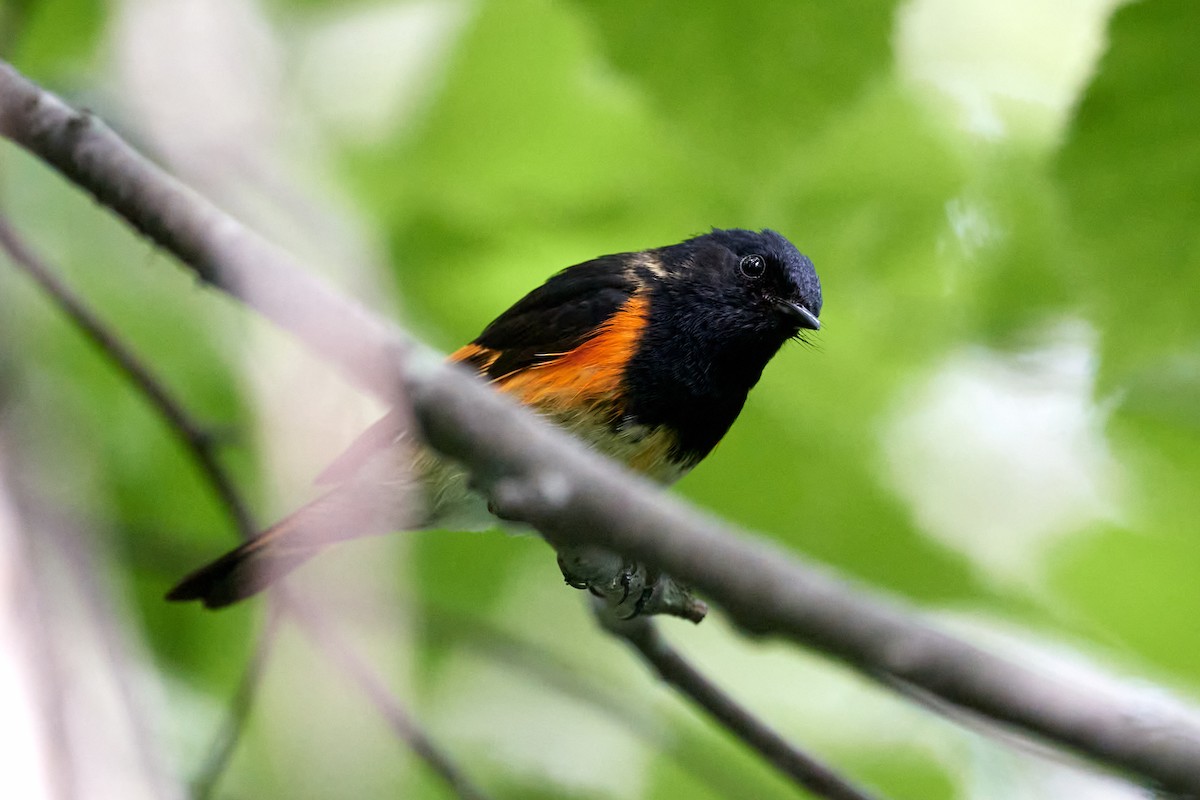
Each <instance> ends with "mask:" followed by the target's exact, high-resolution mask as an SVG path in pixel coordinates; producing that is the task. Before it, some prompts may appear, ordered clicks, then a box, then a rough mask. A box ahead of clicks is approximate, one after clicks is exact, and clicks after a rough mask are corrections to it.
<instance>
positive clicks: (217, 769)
mask: <svg viewBox="0 0 1200 800" xmlns="http://www.w3.org/2000/svg"><path fill="white" fill-rule="evenodd" d="M276 608H277V607H276V606H275V605H272V606H271V607H270V609H269V611H268V614H267V624H266V627H265V628H264V629H263V632H262V633H260V634H259V636H258V639H257V641H256V642H255V643H254V652H253V653H252V654H251V655H250V659H249V660H248V661H247V662H246V667H245V669H244V670H243V672H242V678H241V680H240V681H238V687H237V690H236V691H235V692H234V694H233V699H232V700H230V702H229V713H228V714H227V715H226V717H225V723H224V725H222V727H221V729H220V730H219V731H217V733H216V734H215V736H214V737H213V742H212V744H211V745H209V749H208V757H207V758H206V759H205V760H204V765H203V766H202V767H201V768H200V770H199V771H198V772H197V773H196V777H195V778H193V779H192V800H208V798H210V797H212V795H213V792H215V791H216V788H217V784H218V783H220V781H221V778H222V777H223V776H224V775H225V772H226V770H227V769H228V768H229V764H230V762H231V761H232V760H233V754H234V753H236V752H237V747H238V744H239V743H240V742H241V740H242V734H243V733H244V732H245V730H246V724H247V722H248V721H249V719H250V711H251V709H253V708H254V701H255V700H256V699H257V697H258V690H259V688H260V687H261V686H262V679H263V675H264V674H265V672H266V668H267V660H268V659H269V658H270V655H271V650H272V649H273V647H274V645H275V638H276V637H275V634H276V632H277V631H278V629H279V614H278V613H277V612H276Z"/></svg>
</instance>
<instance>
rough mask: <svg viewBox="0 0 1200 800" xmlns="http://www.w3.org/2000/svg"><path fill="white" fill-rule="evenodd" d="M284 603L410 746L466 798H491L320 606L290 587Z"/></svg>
mask: <svg viewBox="0 0 1200 800" xmlns="http://www.w3.org/2000/svg"><path fill="white" fill-rule="evenodd" d="M276 594H277V597H278V599H279V602H280V604H281V605H282V606H283V607H284V608H285V609H287V611H288V613H289V614H290V615H291V617H292V618H293V619H295V620H297V621H298V622H299V623H300V625H301V627H302V628H303V629H304V631H305V633H306V634H308V637H309V638H310V639H311V640H312V641H313V643H314V644H316V645H317V646H318V647H319V648H320V649H321V650H322V651H324V652H325V654H326V655H327V656H329V657H330V658H331V659H333V660H334V661H335V662H336V663H337V664H338V666H340V667H341V669H342V671H343V672H345V673H346V674H347V675H348V676H349V677H350V678H351V679H352V680H353V681H354V682H355V683H357V684H358V686H359V688H360V689H362V690H363V692H364V693H365V694H366V695H367V698H368V699H369V700H370V701H371V703H372V705H374V706H375V709H376V710H377V711H378V712H379V713H380V714H381V715H382V716H383V718H384V720H386V721H387V724H388V726H389V727H391V729H392V731H393V732H394V733H395V734H396V736H398V737H399V738H400V739H401V741H403V742H404V743H405V744H407V745H408V747H409V749H410V750H412V751H413V753H415V754H416V755H417V756H418V757H420V758H421V760H423V761H424V762H425V763H426V764H427V765H428V766H429V767H430V768H431V769H432V770H433V771H434V772H435V773H436V774H437V775H438V777H440V778H441V779H442V781H443V782H445V784H446V785H447V786H449V787H450V788H451V789H452V790H453V791H454V792H455V793H456V794H457V795H458V796H459V797H460V798H463V800H488V795H487V794H485V793H484V792H483V791H482V790H481V789H479V788H478V787H476V786H475V785H474V784H473V783H471V781H470V780H469V779H468V778H467V776H466V775H464V774H463V773H462V771H461V770H459V769H458V767H457V766H455V764H454V762H452V761H451V760H450V759H449V758H447V757H446V756H445V754H444V753H442V751H441V748H439V747H438V746H437V745H436V744H434V742H433V740H432V739H431V738H430V737H429V735H428V734H426V733H425V731H424V730H422V729H421V727H420V726H419V725H417V724H416V723H415V722H414V721H413V719H412V717H411V716H410V715H409V713H408V711H407V710H405V708H404V706H402V705H400V703H398V702H397V701H396V698H395V695H394V694H393V693H392V692H391V690H390V689H388V687H387V685H386V684H385V683H384V682H383V680H382V679H381V678H380V677H379V675H378V674H377V673H376V672H375V671H374V670H372V669H371V667H370V666H369V665H368V664H367V662H366V661H364V660H363V659H362V658H360V657H359V656H358V654H357V653H355V652H354V650H353V649H351V648H350V646H349V645H348V644H347V643H346V641H345V639H343V638H342V636H341V634H339V633H338V631H337V630H336V629H335V628H334V626H333V625H331V624H330V622H329V620H327V619H326V618H325V615H324V613H323V612H321V610H320V609H319V608H317V606H316V605H315V604H313V603H309V602H307V601H306V600H303V599H302V598H301V597H300V596H299V595H297V594H296V593H294V592H288V591H287V587H286V586H282V587H279V589H277V590H276Z"/></svg>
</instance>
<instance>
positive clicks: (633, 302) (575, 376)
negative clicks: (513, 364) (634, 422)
mask: <svg viewBox="0 0 1200 800" xmlns="http://www.w3.org/2000/svg"><path fill="white" fill-rule="evenodd" d="M648 312H649V303H648V302H647V300H646V298H644V297H633V298H631V299H629V300H628V301H626V303H625V305H623V306H621V308H620V309H619V310H618V311H617V313H615V314H613V315H612V316H611V317H609V319H608V320H607V321H606V322H604V323H603V324H602V325H601V326H600V327H599V329H598V332H597V333H596V335H595V336H593V337H591V338H590V339H588V340H587V341H585V342H584V343H583V344H581V345H579V346H578V347H575V348H574V349H573V350H568V351H567V352H565V353H563V354H561V355H559V356H558V357H557V358H555V359H553V360H552V361H546V362H544V363H541V364H538V365H536V366H532V367H529V368H528V369H523V370H520V371H518V372H514V373H512V374H509V375H504V376H501V377H499V378H496V380H495V384H496V388H498V389H499V390H500V391H502V392H505V393H507V394H511V395H514V396H515V397H517V398H518V399H519V400H520V401H521V402H522V403H526V404H528V405H531V406H533V407H535V408H538V409H539V410H542V411H549V412H553V411H555V410H560V409H571V408H575V407H578V406H580V405H594V404H598V403H602V402H605V401H611V400H613V399H615V398H616V396H617V395H618V393H619V389H620V388H621V378H622V376H623V375H624V373H625V365H626V364H627V363H628V362H629V359H630V358H631V357H632V356H633V354H634V352H635V351H636V350H637V347H638V342H639V340H640V339H641V335H642V331H643V330H644V329H645V327H646V321H647V315H648ZM464 349H465V348H464Z"/></svg>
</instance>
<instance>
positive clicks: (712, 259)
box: [660, 228, 821, 343]
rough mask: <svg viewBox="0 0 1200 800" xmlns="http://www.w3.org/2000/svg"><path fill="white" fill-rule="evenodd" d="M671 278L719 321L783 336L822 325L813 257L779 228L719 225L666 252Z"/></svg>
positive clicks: (766, 334) (662, 254)
mask: <svg viewBox="0 0 1200 800" xmlns="http://www.w3.org/2000/svg"><path fill="white" fill-rule="evenodd" d="M660 258H661V259H662V262H663V265H664V267H666V271H667V272H668V274H669V275H670V276H671V277H670V278H669V279H668V280H672V279H673V280H678V281H681V282H682V283H683V284H686V285H687V287H688V288H689V289H690V290H691V291H694V292H695V293H696V294H697V296H698V297H699V298H701V300H702V302H703V305H704V306H705V307H707V308H709V309H710V310H711V311H712V312H713V314H714V319H713V322H714V323H716V324H720V325H728V326H739V327H743V328H744V329H745V330H746V331H747V332H749V331H759V332H761V333H762V334H763V335H764V336H775V335H780V338H779V343H782V342H783V341H784V340H786V339H787V338H788V337H790V336H794V335H796V334H797V333H798V332H800V331H802V330H817V329H819V328H820V327H821V323H820V322H819V321H818V317H819V316H820V314H821V281H820V279H818V278H817V272H816V270H815V269H814V268H813V263H812V261H810V260H809V258H808V256H806V255H804V254H803V253H801V252H800V251H799V250H797V249H796V246H795V245H793V244H792V243H791V242H789V241H788V240H787V239H786V238H784V237H783V236H782V235H780V234H778V233H776V232H775V231H773V230H769V229H764V230H762V231H757V232H756V231H748V230H743V229H741V228H730V229H718V228H714V229H713V231H712V232H711V233H707V234H704V235H703V236H697V237H695V238H694V239H688V240H687V241H685V242H681V243H680V244H677V245H673V246H671V247H665V248H662V250H661V251H660Z"/></svg>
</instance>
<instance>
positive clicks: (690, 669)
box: [597, 614, 873, 800]
mask: <svg viewBox="0 0 1200 800" xmlns="http://www.w3.org/2000/svg"><path fill="white" fill-rule="evenodd" d="M597 618H598V619H599V620H600V623H601V624H602V625H603V626H604V628H605V629H606V630H607V631H608V632H609V633H611V634H613V635H614V636H617V637H619V638H621V639H624V640H625V641H626V642H628V643H629V644H630V645H632V647H633V649H634V650H636V651H637V652H638V653H639V654H640V655H641V657H642V659H643V660H644V661H645V662H646V664H647V665H648V666H649V667H650V668H651V669H653V670H654V671H655V672H657V673H658V675H659V677H661V678H662V679H663V681H664V682H666V683H667V684H669V685H670V686H673V687H674V688H675V689H676V690H677V691H679V692H680V693H681V694H683V695H684V696H686V697H688V698H690V699H691V700H692V701H693V702H694V703H696V705H698V706H699V707H700V708H701V709H703V710H704V711H705V712H707V713H708V714H709V716H711V717H712V718H713V719H715V720H716V721H717V722H719V723H720V724H721V725H722V726H723V727H725V728H726V729H727V730H729V731H730V732H731V733H732V734H733V735H734V736H737V737H738V738H739V739H741V740H742V741H743V742H744V743H745V744H746V745H747V746H749V747H751V748H753V749H754V750H755V751H757V752H758V753H759V754H761V755H762V757H763V758H764V759H765V760H766V761H767V762H768V763H769V764H771V765H772V766H773V767H775V768H776V769H777V770H779V771H780V772H782V773H783V774H784V775H787V776H788V777H790V778H791V779H792V780H793V781H795V782H796V783H797V784H799V785H800V786H803V787H804V788H805V789H808V790H809V791H810V792H812V793H813V794H815V795H817V796H818V797H824V798H828V800H871V798H872V797H873V795H870V794H868V793H867V792H866V791H864V790H863V789H860V788H858V787H857V786H855V785H854V784H852V783H850V782H849V781H848V780H846V779H845V778H843V777H842V776H841V775H839V774H838V773H837V772H836V771H834V770H833V769H831V768H830V767H828V766H826V765H825V764H823V763H821V762H820V761H818V760H817V759H815V758H813V757H812V756H810V755H808V754H807V753H805V752H804V751H802V750H800V749H798V748H796V747H794V746H793V745H792V744H790V743H789V742H788V741H787V740H786V739H784V738H783V737H782V736H780V735H779V734H778V733H776V732H775V731H774V730H772V729H771V727H770V726H768V725H767V724H766V723H764V722H763V721H762V720H760V719H758V718H757V717H755V716H754V715H753V714H751V713H750V712H749V711H748V710H747V709H746V708H744V707H742V706H741V705H739V704H738V703H737V702H735V701H734V700H733V698H731V697H730V696H729V695H727V694H725V692H723V691H722V690H721V689H720V688H719V687H717V686H716V684H714V683H713V682H712V681H710V680H709V679H708V678H706V677H705V676H704V675H703V674H702V673H701V672H700V671H699V670H697V669H696V668H695V667H694V666H692V665H691V664H690V663H689V662H688V660H687V659H686V658H684V657H683V655H682V654H681V653H680V652H679V651H678V650H676V649H675V648H673V647H671V645H670V644H669V643H668V642H667V640H666V639H664V638H663V637H662V634H661V633H659V631H658V628H657V627H656V626H655V625H654V623H652V622H651V621H650V620H648V619H646V618H645V617H641V618H637V619H632V620H616V619H613V618H612V616H611V615H606V614H597Z"/></svg>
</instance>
